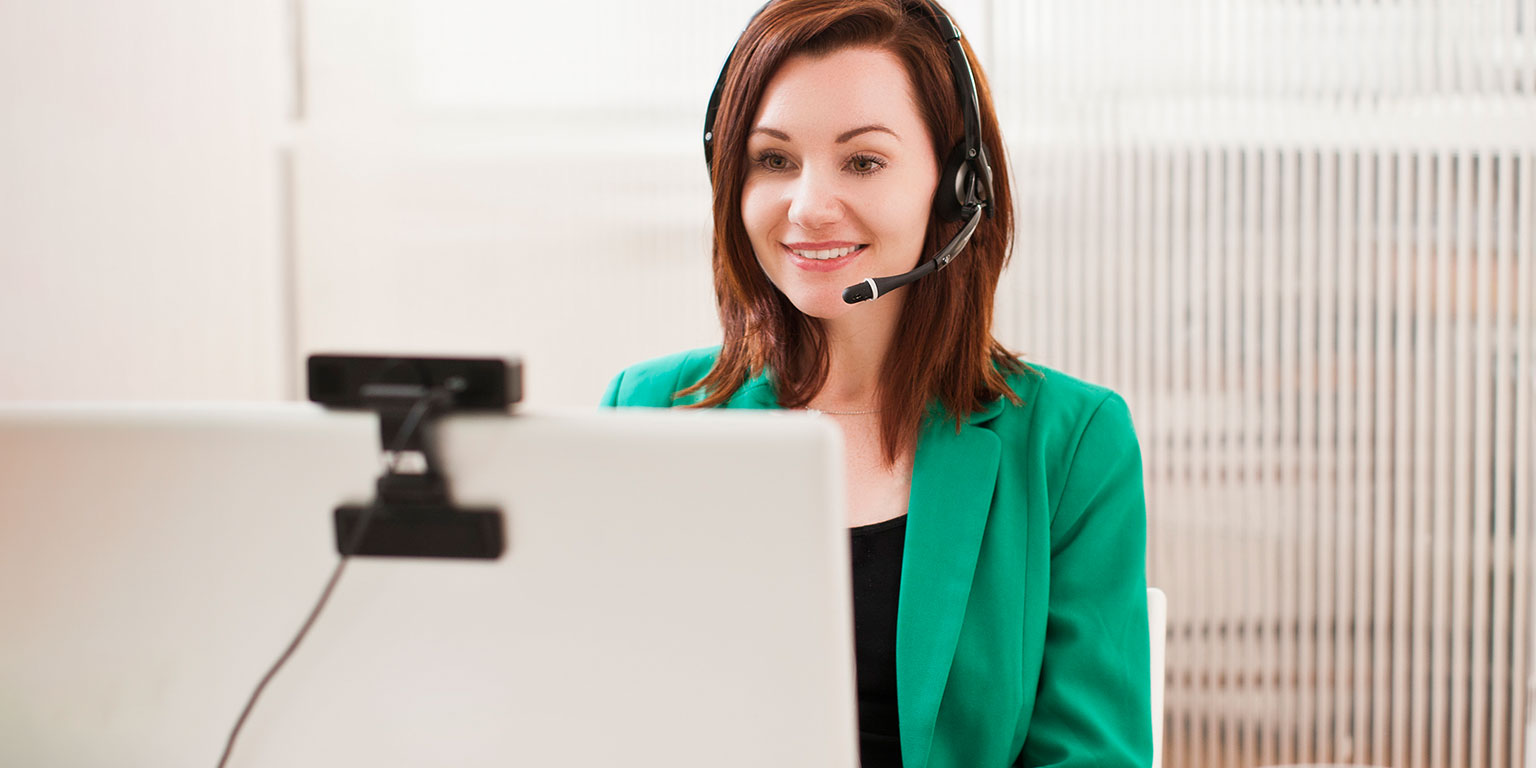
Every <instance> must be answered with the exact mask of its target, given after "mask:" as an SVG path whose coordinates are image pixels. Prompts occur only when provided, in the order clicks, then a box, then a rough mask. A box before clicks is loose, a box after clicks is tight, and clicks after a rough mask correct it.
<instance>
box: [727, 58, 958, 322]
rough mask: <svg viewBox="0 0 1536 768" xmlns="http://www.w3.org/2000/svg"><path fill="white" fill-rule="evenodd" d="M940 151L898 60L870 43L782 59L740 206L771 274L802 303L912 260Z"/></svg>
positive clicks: (814, 304) (824, 299) (829, 306)
mask: <svg viewBox="0 0 1536 768" xmlns="http://www.w3.org/2000/svg"><path fill="white" fill-rule="evenodd" d="M938 178H939V167H938V159H937V158H936V157H935V156H934V153H933V142H932V140H931V139H930V138H929V135H928V129H927V127H926V126H925V125H924V123H923V120H922V117H921V116H920V115H919V113H918V109H917V105H916V101H915V100H914V98H913V95H912V86H911V83H910V82H909V81H908V78H907V73H906V70H905V69H904V68H903V67H902V65H901V61H900V60H899V59H897V58H896V57H895V56H894V55H893V54H891V53H889V52H887V51H884V50H880V49H875V48H846V49H842V50H839V51H835V52H833V53H830V54H825V55H822V56H816V57H812V56H808V55H805V54H801V55H797V56H793V57H791V58H789V59H787V60H785V62H784V64H783V65H782V66H781V67H780V68H779V71H778V72H777V73H776V74H775V75H774V77H773V79H772V80H771V81H769V83H768V87H767V90H766V91H765V92H764V94H763V100H762V104H761V106H760V107H759V108H758V112H757V117H756V119H755V120H754V121H753V123H752V129H751V133H750V135H749V136H748V138H747V178H746V184H745V186H744V187H743V189H742V195H741V217H742V220H743V222H744V224H745V225H746V230H747V235H748V236H749V237H750V238H751V241H752V249H753V251H754V252H756V254H757V261H758V263H759V264H761V265H762V267H763V271H764V272H766V273H767V275H768V279H769V280H772V281H773V284H774V285H775V286H777V287H778V289H779V290H780V291H782V292H783V293H784V295H785V296H787V297H789V300H790V301H791V302H793V303H794V305H795V307H797V308H798V309H799V310H800V311H801V312H803V313H805V314H807V315H810V316H812V317H818V318H822V319H834V318H837V317H840V316H842V315H844V314H846V313H848V312H849V311H852V310H856V309H857V308H858V307H860V306H862V305H849V304H844V303H843V299H842V294H843V289H844V288H846V287H848V286H850V285H853V284H855V283H858V282H861V281H863V280H864V279H865V278H867V277H885V276H887V275H897V274H901V273H902V272H906V271H907V270H909V269H912V268H913V267H914V266H916V265H917V262H918V258H919V257H920V256H921V252H922V247H923V236H924V234H925V233H926V232H927V229H928V217H929V211H930V209H931V207H932V204H933V193H934V189H935V188H936V187H937V186H938Z"/></svg>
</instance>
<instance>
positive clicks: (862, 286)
mask: <svg viewBox="0 0 1536 768" xmlns="http://www.w3.org/2000/svg"><path fill="white" fill-rule="evenodd" d="M965 207H966V209H967V210H966V219H965V226H962V227H960V231H959V232H956V233H955V236H954V237H952V238H950V240H949V242H948V243H946V244H945V245H944V247H943V248H940V249H939V252H938V253H936V254H934V255H933V258H932V259H930V260H928V261H925V262H923V263H921V264H919V265H917V267H915V268H914V269H912V270H911V271H909V272H903V273H901V274H899V275H892V276H890V277H867V278H864V282H862V283H857V284H855V285H850V286H848V287H847V288H844V289H843V303H845V304H857V303H859V302H861V301H872V300H874V299H878V298H880V297H881V296H884V295H886V294H887V293H890V292H891V291H894V290H896V289H897V288H900V287H902V286H904V285H909V284H911V283H915V282H917V281H918V280H920V279H922V278H924V277H927V276H928V275H931V274H933V273H935V272H937V271H939V270H941V269H943V268H945V267H947V266H949V262H950V261H952V260H953V259H954V258H955V256H956V255H957V254H959V253H960V251H961V249H963V248H965V244H966V243H968V242H970V241H971V235H972V234H974V233H975V232H976V225H977V224H980V223H981V214H982V212H983V211H984V210H986V205H985V204H972V205H967V206H965Z"/></svg>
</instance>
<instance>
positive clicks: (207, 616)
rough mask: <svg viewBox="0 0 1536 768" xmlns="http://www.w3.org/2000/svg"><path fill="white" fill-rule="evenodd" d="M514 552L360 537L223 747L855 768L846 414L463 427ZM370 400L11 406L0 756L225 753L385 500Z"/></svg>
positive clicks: (322, 754) (200, 762)
mask: <svg viewBox="0 0 1536 768" xmlns="http://www.w3.org/2000/svg"><path fill="white" fill-rule="evenodd" d="M441 436H442V441H441V442H442V449H443V456H444V463H445V465H446V467H447V470H448V473H449V476H450V481H451V483H452V489H453V492H454V495H455V499H456V501H458V502H460V503H463V504H466V505H474V504H490V505H497V506H500V507H502V509H503V510H504V512H505V515H506V535H507V540H508V544H507V552H506V554H505V555H504V556H503V558H502V559H501V560H499V561H493V562H484V561H482V562H470V561H435V560H407V559H378V558H355V559H353V560H352V561H351V562H350V563H349V564H348V566H347V569H346V571H345V574H344V575H343V577H342V579H341V581H340V583H339V585H338V587H337V589H336V591H335V593H334V595H333V597H332V598H331V601H330V604H329V606H328V607H327V608H326V609H325V612H324V613H323V614H322V615H321V616H320V618H319V620H318V622H317V623H316V624H315V625H314V627H313V629H311V631H310V633H309V636H308V637H307V639H306V640H305V641H304V643H303V645H302V646H301V647H300V648H299V649H298V651H297V652H296V653H295V655H294V656H293V657H292V658H291V659H290V660H289V661H288V663H287V665H286V666H285V668H284V669H283V671H281V672H280V673H279V674H278V676H277V677H276V678H275V679H274V680H273V682H272V683H271V684H270V685H269V687H268V689H267V690H266V692H265V693H264V694H263V696H262V699H261V700H260V702H259V703H258V704H257V706H256V709H255V711H254V712H253V713H252V715H251V718H250V720H249V721H248V722H247V724H246V726H245V729H244V731H243V732H242V734H241V736H240V740H239V742H238V744H237V745H236V748H235V752H234V756H233V758H232V760H231V763H230V764H231V765H234V766H242V765H282V766H310V765H313V766H321V765H324V766H336V765H367V766H391V765H400V766H419V765H453V766H480V765H484V766H491V765H497V766H501V765H571V766H585V765H617V764H624V765H657V766H662V765H666V766H719V765H725V764H729V765H739V766H782V765H786V764H794V765H830V766H852V765H854V764H855V763H856V737H855V734H856V731H855V724H854V723H855V709H854V699H853V678H854V673H853V665H852V634H851V628H850V620H849V604H850V596H849V584H848V563H847V557H848V551H847V538H846V528H845V527H844V525H845V523H844V520H843V515H842V512H841V499H842V490H841V479H840V476H839V475H838V473H837V468H838V467H840V466H841V461H840V460H839V456H840V447H839V444H838V440H837V436H836V434H835V430H833V429H832V428H831V427H829V426H828V425H826V424H824V423H821V422H819V421H817V420H814V419H811V418H809V417H798V416H788V415H783V414H760V413H759V414H729V415H728V414H720V413H713V414H678V413H663V412H645V411H629V412H618V413H613V412H609V413H575V412H568V413H559V412H555V413H532V414H522V415H518V416H515V417H510V418H496V417H476V418H450V419H447V420H445V423H444V424H443V425H442V430H441ZM378 471H379V458H378V435H377V427H376V422H375V421H374V419H373V417H371V416H368V415H362V414H327V413H323V412H321V411H318V410H316V409H313V408H310V407H307V406H291V405H283V406H263V407H256V406H246V407H233V406H201V407H176V408H167V407H134V408H125V407H108V406H94V407H93V406H50V407H26V406H4V407H0V617H3V623H0V764H6V765H44V764H46V765H53V766H71V765H80V766H96V765H107V764H110V765H117V766H133V765H144V766H179V765H187V766H210V765H213V764H215V763H216V762H217V759H218V756H219V754H220V752H221V751H222V749H223V747H224V742H225V739H226V737H227V736H228V733H229V729H230V727H231V726H232V725H233V723H234V720H235V718H236V717H237V716H238V714H239V712H240V709H241V707H242V706H243V705H244V703H245V701H246V699H247V697H248V696H249V694H250V692H251V690H252V689H253V688H254V687H255V685H256V683H257V681H258V680H259V679H260V678H261V675H262V674H263V673H265V672H266V670H267V669H268V667H269V666H270V665H271V663H272V662H273V661H274V660H275V659H276V658H277V656H278V655H279V654H280V653H281V652H282V650H283V649H284V648H285V647H286V645H287V643H288V642H289V640H290V639H291V638H292V637H293V635H294V633H295V632H296V631H297V630H298V629H299V627H300V625H301V624H302V623H303V621H304V619H305V618H306V616H307V615H308V613H309V610H310V608H311V607H312V605H313V604H314V601H315V599H316V598H317V597H318V595H319V593H320V590H321V588H322V586H323V585H324V583H325V581H326V579H327V578H328V577H329V575H330V573H331V570H332V568H333V567H334V565H335V563H336V562H337V556H336V554H335V546H334V543H333V533H332V529H331V511H332V509H333V508H334V507H335V506H336V505H338V504H340V503H344V502H357V501H363V500H367V499H369V498H371V496H372V493H373V480H374V478H375V477H376V475H377V474H378Z"/></svg>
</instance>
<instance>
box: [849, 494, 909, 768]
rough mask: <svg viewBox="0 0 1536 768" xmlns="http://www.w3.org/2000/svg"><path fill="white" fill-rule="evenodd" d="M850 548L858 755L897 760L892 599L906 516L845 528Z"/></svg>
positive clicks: (872, 767) (867, 760)
mask: <svg viewBox="0 0 1536 768" xmlns="http://www.w3.org/2000/svg"><path fill="white" fill-rule="evenodd" d="M848 534H849V536H848V538H849V540H850V543H851V546H852V554H853V635H854V655H855V660H856V662H857V665H858V672H859V759H860V763H861V764H862V765H863V766H864V768H885V767H886V766H896V767H897V768H899V767H900V766H901V738H900V731H899V730H898V728H897V723H896V605H897V601H898V596H899V594H900V592H901V553H902V550H903V548H904V546H905V544H906V537H907V516H906V515H902V516H901V517H897V518H893V519H891V520H886V521H884V522H880V523H875V524H873V525H863V526H859V527H858V528H852V529H849V531H848Z"/></svg>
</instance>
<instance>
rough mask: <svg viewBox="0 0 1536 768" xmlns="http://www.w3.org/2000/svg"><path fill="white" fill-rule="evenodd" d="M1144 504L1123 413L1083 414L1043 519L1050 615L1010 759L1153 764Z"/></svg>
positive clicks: (1115, 409)
mask: <svg viewBox="0 0 1536 768" xmlns="http://www.w3.org/2000/svg"><path fill="white" fill-rule="evenodd" d="M1146 537H1147V519H1146V499H1145V495H1144V491H1143V488H1142V474H1141V449H1140V447H1139V445H1138V443H1137V441H1136V433H1135V429H1134V428H1133V426H1132V424H1131V416H1130V411H1129V409H1128V408H1127V407H1126V404H1125V401H1124V400H1122V399H1120V397H1119V396H1118V395H1115V394H1110V395H1108V396H1107V397H1106V398H1105V399H1104V400H1103V401H1101V402H1100V403H1099V405H1098V407H1097V408H1096V409H1094V411H1093V412H1092V415H1091V416H1089V418H1088V422H1087V425H1086V426H1085V427H1084V428H1083V430H1082V432H1081V436H1080V438H1079V440H1078V444H1077V447H1076V450H1075V451H1074V452H1073V455H1072V459H1071V461H1070V463H1069V464H1068V469H1067V473H1066V480H1065V481H1064V484H1063V486H1062V491H1061V495H1060V497H1059V501H1058V503H1057V505H1056V510H1055V513H1054V515H1053V516H1052V520H1051V566H1050V573H1051V576H1050V581H1051V584H1050V609H1049V612H1048V615H1047V619H1046V634H1045V650H1044V660H1043V662H1042V665H1041V670H1040V680H1039V687H1038V690H1037V692H1036V698H1035V710H1034V713H1033V715H1032V717H1031V720H1030V726H1029V735H1028V737H1027V738H1026V739H1025V742H1024V749H1023V751H1022V753H1021V754H1020V756H1019V761H1018V764H1020V765H1027V766H1062V767H1063V768H1064V767H1066V766H1147V765H1150V764H1151V762H1152V714H1151V707H1152V705H1151V669H1150V666H1151V660H1150V648H1149V645H1150V643H1149V638H1148V625H1147V584H1146Z"/></svg>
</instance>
